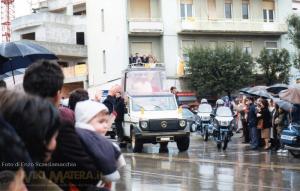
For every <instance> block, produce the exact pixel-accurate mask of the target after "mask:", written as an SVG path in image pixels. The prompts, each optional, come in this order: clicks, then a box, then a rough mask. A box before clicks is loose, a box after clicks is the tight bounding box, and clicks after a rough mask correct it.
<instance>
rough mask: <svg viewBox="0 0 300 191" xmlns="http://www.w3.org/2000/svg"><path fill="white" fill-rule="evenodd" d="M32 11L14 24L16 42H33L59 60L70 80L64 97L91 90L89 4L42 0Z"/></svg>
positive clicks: (66, 85)
mask: <svg viewBox="0 0 300 191" xmlns="http://www.w3.org/2000/svg"><path fill="white" fill-rule="evenodd" d="M32 9H33V13H32V14H30V15H26V16H22V17H19V18H16V19H15V20H13V21H12V31H13V32H12V40H13V41H17V40H30V41H32V42H34V43H37V44H40V45H42V46H44V47H45V48H47V49H49V50H50V51H52V52H53V53H55V54H56V55H57V56H58V58H59V64H60V65H61V66H62V67H63V71H64V74H65V77H66V78H65V84H64V88H63V90H64V91H63V93H64V96H68V92H70V91H71V90H73V89H75V88H78V87H82V88H84V87H85V88H87V87H88V83H87V43H86V4H85V1H82V0H72V1H69V0H48V1H47V0H38V1H34V3H33V4H32Z"/></svg>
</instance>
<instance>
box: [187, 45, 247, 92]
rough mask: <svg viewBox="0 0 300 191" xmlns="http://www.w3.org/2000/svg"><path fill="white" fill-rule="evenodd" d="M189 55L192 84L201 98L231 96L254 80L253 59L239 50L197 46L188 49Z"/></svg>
mask: <svg viewBox="0 0 300 191" xmlns="http://www.w3.org/2000/svg"><path fill="white" fill-rule="evenodd" d="M188 56H189V63H188V75H187V77H188V78H189V85H190V87H191V88H192V89H194V90H195V91H197V93H198V95H200V96H206V95H217V96H220V95H222V94H224V93H227V95H228V96H230V95H231V93H232V92H233V91H235V90H238V89H240V88H242V87H244V86H246V85H249V83H250V82H251V81H252V79H253V78H252V69H253V59H252V57H251V56H250V55H249V54H247V53H243V52H242V51H241V50H240V49H238V48H234V49H233V50H232V49H230V48H228V47H227V48H226V47H217V48H216V49H210V48H203V47H200V48H199V47H198V48H197V47H194V48H193V49H189V50H188Z"/></svg>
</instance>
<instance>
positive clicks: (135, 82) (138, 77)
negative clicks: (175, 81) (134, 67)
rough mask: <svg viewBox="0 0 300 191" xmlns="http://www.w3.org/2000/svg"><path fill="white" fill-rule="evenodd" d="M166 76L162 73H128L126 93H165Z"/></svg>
mask: <svg viewBox="0 0 300 191" xmlns="http://www.w3.org/2000/svg"><path fill="white" fill-rule="evenodd" d="M165 78H166V75H165V72H163V71H130V72H128V73H127V75H126V91H127V92H130V93H151V92H163V91H165V84H164V82H165V81H166V80H165Z"/></svg>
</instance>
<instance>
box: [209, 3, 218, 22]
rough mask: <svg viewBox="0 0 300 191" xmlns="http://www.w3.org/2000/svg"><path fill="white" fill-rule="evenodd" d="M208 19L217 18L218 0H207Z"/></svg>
mask: <svg viewBox="0 0 300 191" xmlns="http://www.w3.org/2000/svg"><path fill="white" fill-rule="evenodd" d="M207 7H208V19H216V18H217V9H216V0H207Z"/></svg>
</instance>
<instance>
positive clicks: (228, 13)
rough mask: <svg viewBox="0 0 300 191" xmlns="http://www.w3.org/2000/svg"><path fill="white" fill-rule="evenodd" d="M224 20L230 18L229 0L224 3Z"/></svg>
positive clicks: (230, 6)
mask: <svg viewBox="0 0 300 191" xmlns="http://www.w3.org/2000/svg"><path fill="white" fill-rule="evenodd" d="M225 18H226V19H231V18H232V2H231V1H229V0H226V1H225Z"/></svg>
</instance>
